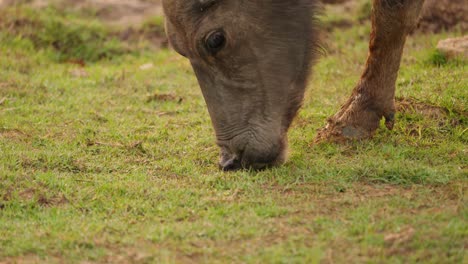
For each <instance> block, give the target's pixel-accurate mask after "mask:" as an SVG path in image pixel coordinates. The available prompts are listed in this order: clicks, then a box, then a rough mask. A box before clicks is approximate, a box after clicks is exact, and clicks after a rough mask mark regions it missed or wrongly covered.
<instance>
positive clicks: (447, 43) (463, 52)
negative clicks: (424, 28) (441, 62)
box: [437, 35, 468, 59]
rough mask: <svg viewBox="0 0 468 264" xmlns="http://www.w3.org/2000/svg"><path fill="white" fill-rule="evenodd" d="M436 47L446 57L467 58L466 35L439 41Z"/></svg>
mask: <svg viewBox="0 0 468 264" xmlns="http://www.w3.org/2000/svg"><path fill="white" fill-rule="evenodd" d="M437 49H438V50H439V51H440V52H441V53H442V54H444V55H445V56H446V57H447V58H449V59H453V58H463V59H468V35H467V36H464V37H460V38H449V39H445V40H441V41H439V44H437Z"/></svg>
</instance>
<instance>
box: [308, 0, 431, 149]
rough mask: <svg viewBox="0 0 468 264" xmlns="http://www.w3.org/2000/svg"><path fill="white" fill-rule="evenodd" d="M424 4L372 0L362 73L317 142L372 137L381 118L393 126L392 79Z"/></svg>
mask: <svg viewBox="0 0 468 264" xmlns="http://www.w3.org/2000/svg"><path fill="white" fill-rule="evenodd" d="M423 3H424V0H373V9H372V32H371V37H370V44H369V56H368V59H367V63H366V68H365V70H364V73H363V74H362V77H361V80H360V81H359V83H358V85H357V86H356V88H355V89H354V91H353V94H352V95H351V97H350V98H349V99H348V101H347V102H346V103H345V104H344V105H343V106H342V107H341V110H340V111H339V112H338V113H337V114H335V115H334V116H333V117H331V118H329V120H328V124H327V126H326V127H325V128H323V129H322V130H321V131H320V132H319V134H318V135H317V138H316V141H322V140H331V141H343V140H348V139H364V138H369V137H372V136H373V134H374V133H375V130H376V129H377V128H378V127H379V125H380V120H381V119H382V117H384V118H385V121H386V122H385V124H386V126H387V128H388V129H392V128H393V124H394V116H395V104H394V103H395V102H394V99H395V82H396V79H397V76H398V70H399V68H400V62H401V56H402V54H403V47H404V45H405V40H406V36H407V35H408V33H409V32H410V31H411V30H412V29H413V27H414V26H415V25H416V23H417V20H418V17H419V13H420V11H421V8H422V5H423Z"/></svg>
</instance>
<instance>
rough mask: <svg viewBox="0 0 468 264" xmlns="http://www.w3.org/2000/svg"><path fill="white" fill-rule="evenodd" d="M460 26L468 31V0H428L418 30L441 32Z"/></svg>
mask: <svg viewBox="0 0 468 264" xmlns="http://www.w3.org/2000/svg"><path fill="white" fill-rule="evenodd" d="M458 26H459V27H460V28H461V29H462V31H464V32H467V31H468V0H426V3H425V4H424V9H423V12H422V16H421V21H420V22H419V25H418V30H420V31H423V32H440V31H443V30H450V29H452V28H455V27H458Z"/></svg>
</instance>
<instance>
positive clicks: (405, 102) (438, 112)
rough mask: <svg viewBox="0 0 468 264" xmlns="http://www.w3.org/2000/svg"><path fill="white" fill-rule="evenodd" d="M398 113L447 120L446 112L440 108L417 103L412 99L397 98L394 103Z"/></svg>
mask: <svg viewBox="0 0 468 264" xmlns="http://www.w3.org/2000/svg"><path fill="white" fill-rule="evenodd" d="M396 107H397V111H398V112H402V113H418V114H420V115H422V116H425V117H427V118H431V119H436V120H443V119H446V118H447V115H448V111H447V109H444V108H442V107H438V106H434V105H429V104H425V103H421V102H417V101H415V100H413V99H408V98H398V99H397V102H396Z"/></svg>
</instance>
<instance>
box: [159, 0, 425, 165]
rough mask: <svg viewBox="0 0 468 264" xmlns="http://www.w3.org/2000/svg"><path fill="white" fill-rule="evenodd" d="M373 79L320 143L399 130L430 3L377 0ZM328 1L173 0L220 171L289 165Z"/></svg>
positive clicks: (175, 40)
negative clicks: (401, 97)
mask: <svg viewBox="0 0 468 264" xmlns="http://www.w3.org/2000/svg"><path fill="white" fill-rule="evenodd" d="M372 1H373V9H372V31H371V37H370V45H369V46H370V48H369V56H368V59H367V63H366V67H365V70H364V72H363V74H362V76H361V79H360V81H359V82H358V84H357V86H356V87H355V89H354V91H353V93H352V95H351V97H350V98H349V99H348V100H347V102H346V103H345V104H344V105H343V106H342V108H341V110H340V111H339V112H338V113H337V114H335V115H334V116H332V117H331V118H329V120H328V124H327V125H326V127H325V128H323V129H322V130H321V131H320V132H319V134H318V136H317V139H318V140H332V141H341V140H348V139H364V138H369V137H371V136H372V135H373V134H374V132H375V131H376V129H377V128H378V127H379V124H380V120H381V119H382V118H385V121H386V122H385V124H386V126H387V128H389V129H392V127H393V124H394V116H395V104H394V97H395V82H396V79H397V75H398V70H399V67H400V61H401V56H402V53H403V47H404V44H405V40H406V37H407V35H408V33H409V32H410V31H411V30H412V29H413V28H414V27H415V25H416V23H417V20H418V17H419V13H420V11H421V9H422V5H423V3H424V0H372ZM318 2H319V1H318V0H288V1H285V0H235V1H230V0H163V7H164V12H165V15H166V32H167V36H168V38H169V42H170V43H171V45H172V46H173V48H174V49H175V50H176V51H177V52H178V53H180V54H181V55H183V56H185V57H187V58H188V59H189V60H190V62H191V65H192V67H193V70H194V72H195V75H196V76H197V79H198V82H199V84H200V87H201V89H202V93H203V96H204V98H205V101H206V103H207V106H208V110H209V113H210V116H211V120H212V123H213V126H214V129H215V132H216V138H217V144H218V145H219V147H220V148H221V157H220V162H219V165H220V168H221V169H223V170H226V171H229V170H238V169H243V168H244V169H262V168H265V167H269V166H275V165H279V164H282V163H283V162H284V161H285V156H286V154H285V153H286V151H287V150H286V149H287V132H288V128H289V127H290V125H291V122H292V120H293V119H294V117H295V115H296V113H297V111H298V109H299V108H300V106H301V104H302V100H303V97H304V91H305V87H306V84H307V78H308V76H309V73H310V72H309V71H310V68H311V65H312V63H311V62H312V61H313V59H314V54H315V53H314V47H316V46H317V38H316V36H317V27H316V26H315V23H314V20H313V17H314V14H316V13H317V8H316V7H317V3H318Z"/></svg>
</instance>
